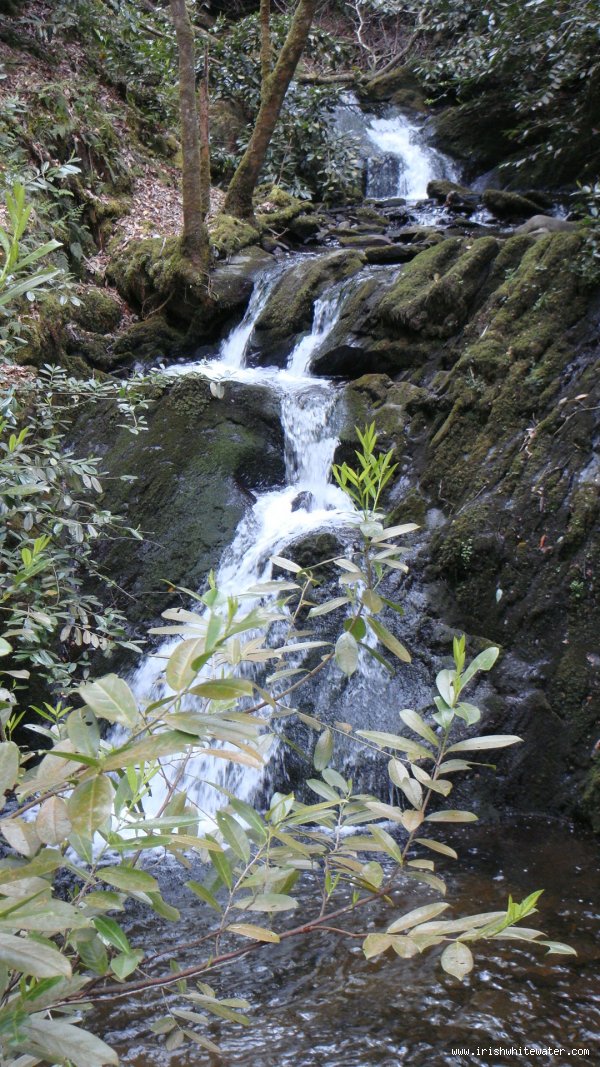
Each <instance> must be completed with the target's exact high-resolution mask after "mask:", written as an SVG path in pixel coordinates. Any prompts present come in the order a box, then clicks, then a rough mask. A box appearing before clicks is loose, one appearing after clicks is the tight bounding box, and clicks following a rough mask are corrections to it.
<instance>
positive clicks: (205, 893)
mask: <svg viewBox="0 0 600 1067" xmlns="http://www.w3.org/2000/svg"><path fill="white" fill-rule="evenodd" d="M185 884H186V886H187V888H188V889H191V891H192V893H195V894H196V896H197V897H200V900H203V901H204V903H205V904H208V906H209V907H211V908H214V910H215V911H219V912H221V911H223V909H222V907H221V905H220V904H219V902H218V900H217V899H216V897H214V896H213V894H212V893H211V892H210V890H209V889H207V888H206V886H204V885H201V883H200V882H194V881H190V882H186V883H185Z"/></svg>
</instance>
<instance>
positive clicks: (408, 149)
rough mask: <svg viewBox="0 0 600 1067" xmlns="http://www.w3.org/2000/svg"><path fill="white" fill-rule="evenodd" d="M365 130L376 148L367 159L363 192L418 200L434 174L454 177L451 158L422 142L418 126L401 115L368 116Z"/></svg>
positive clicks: (425, 193) (382, 197) (372, 195)
mask: <svg viewBox="0 0 600 1067" xmlns="http://www.w3.org/2000/svg"><path fill="white" fill-rule="evenodd" d="M366 132H367V136H368V137H369V140H370V141H371V142H372V144H373V145H375V147H376V148H377V149H378V152H377V155H376V156H370V157H369V159H368V160H367V196H371V197H374V198H375V199H381V200H383V199H385V198H386V197H394V196H400V197H405V198H406V199H407V200H422V199H424V198H425V197H426V196H427V185H428V183H429V182H430V181H432V180H433V179H434V178H451V179H453V180H456V179H457V177H458V175H457V172H456V168H455V167H454V165H453V164H452V163H451V161H450V160H449V159H447V158H446V157H445V156H443V155H442V153H441V152H436V150H435V149H434V148H430V147H429V146H428V145H426V144H424V142H423V134H422V131H421V129H420V128H419V126H417V125H416V123H414V122H410V121H409V119H408V118H407V117H406V116H405V115H400V114H396V115H392V116H390V117H388V118H374V117H373V116H371V117H370V122H369V124H368V126H367V130H366Z"/></svg>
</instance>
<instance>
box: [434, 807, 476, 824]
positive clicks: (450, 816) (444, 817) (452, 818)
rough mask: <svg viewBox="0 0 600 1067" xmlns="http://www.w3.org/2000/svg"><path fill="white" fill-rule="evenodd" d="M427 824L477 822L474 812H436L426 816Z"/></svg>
mask: <svg viewBox="0 0 600 1067" xmlns="http://www.w3.org/2000/svg"><path fill="white" fill-rule="evenodd" d="M426 819H427V822H477V815H474V814H473V812H472V811H452V810H449V811H434V812H432V814H431V815H427V816H426Z"/></svg>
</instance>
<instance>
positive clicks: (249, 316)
mask: <svg viewBox="0 0 600 1067" xmlns="http://www.w3.org/2000/svg"><path fill="white" fill-rule="evenodd" d="M279 274H280V271H279V270H277V269H275V270H271V271H265V273H264V274H261V275H260V277H259V278H258V279H257V281H256V284H255V286H254V289H253V290H252V296H251V298H250V303H249V304H248V307H247V309H246V314H245V315H244V317H243V319H242V321H241V322H240V324H239V326H236V328H235V329H234V330H232V331H231V333H230V334H229V335H228V336H227V337H226V338H225V340H224V341H223V343H222V345H221V349H220V351H219V355H218V356H217V360H216V361H215V362H218V363H220V364H221V365H222V366H223V368H227V369H231V370H234V369H235V368H237V367H243V366H244V359H245V356H246V349H247V348H248V342H249V340H250V338H251V336H252V332H253V330H254V324H255V322H256V321H257V319H258V317H259V315H261V314H262V312H263V310H264V308H265V306H266V304H267V301H268V299H269V296H270V295H271V289H272V288H273V285H274V284H275V282H276V281H277V279H278V278H279Z"/></svg>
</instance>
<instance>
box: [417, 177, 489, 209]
mask: <svg viewBox="0 0 600 1067" xmlns="http://www.w3.org/2000/svg"><path fill="white" fill-rule="evenodd" d="M450 193H457V194H458V196H460V197H462V198H463V199H466V200H468V199H475V200H477V199H478V197H477V195H476V194H475V193H473V190H472V189H469V188H468V187H467V186H466V185H458V184H457V183H456V182H451V181H447V180H446V179H445V178H435V179H434V180H433V181H431V182H429V183H428V185H427V196H428V197H429V198H430V199H431V200H437V202H438V204H443V203H444V202H445V200H446V199H447V198H448V196H449V195H450Z"/></svg>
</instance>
